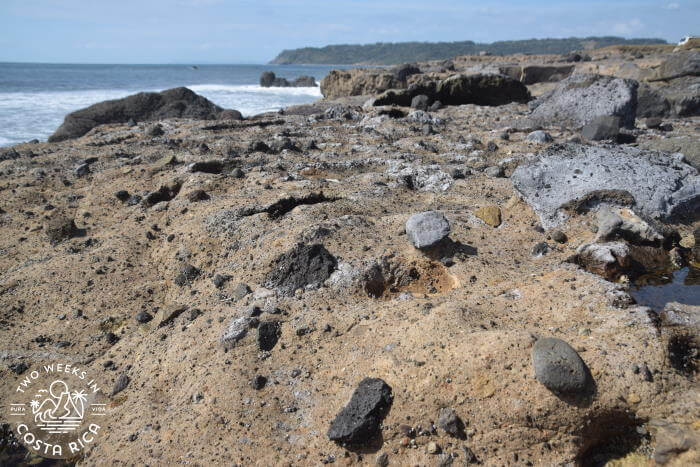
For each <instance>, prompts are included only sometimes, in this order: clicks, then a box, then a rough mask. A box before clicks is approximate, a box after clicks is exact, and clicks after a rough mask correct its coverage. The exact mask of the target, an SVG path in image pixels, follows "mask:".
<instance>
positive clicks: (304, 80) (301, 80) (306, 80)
mask: <svg viewBox="0 0 700 467" xmlns="http://www.w3.org/2000/svg"><path fill="white" fill-rule="evenodd" d="M316 86H318V83H317V82H316V78H314V77H313V76H306V75H304V76H300V77H298V78H297V79H295V80H294V81H292V87H295V88H315V87H316Z"/></svg>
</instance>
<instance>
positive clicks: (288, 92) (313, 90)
mask: <svg viewBox="0 0 700 467" xmlns="http://www.w3.org/2000/svg"><path fill="white" fill-rule="evenodd" d="M187 87H188V88H190V89H191V90H193V91H194V92H196V93H198V94H201V93H204V92H221V93H232V94H235V93H241V92H244V93H262V94H273V95H278V96H310V97H321V88H320V87H319V86H313V87H311V86H309V87H302V88H291V87H290V88H282V87H270V88H264V87H262V86H260V85H257V84H241V85H235V86H234V85H226V84H193V85H190V86H187Z"/></svg>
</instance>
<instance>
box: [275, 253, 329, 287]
mask: <svg viewBox="0 0 700 467" xmlns="http://www.w3.org/2000/svg"><path fill="white" fill-rule="evenodd" d="M336 267H337V261H336V259H335V257H334V256H333V255H331V254H330V253H329V252H328V250H326V248H325V247H324V246H323V245H321V244H312V245H304V244H298V245H297V246H295V247H294V248H292V249H291V250H290V251H288V252H286V253H283V254H282V255H280V256H279V257H278V258H277V259H276V260H275V261H274V262H273V265H272V270H271V271H270V272H269V273H268V274H267V276H266V278H265V287H266V288H268V289H278V290H279V291H280V292H281V293H283V294H286V295H292V294H294V291H296V289H304V288H306V287H310V288H318V287H320V286H321V285H323V283H324V282H325V281H326V279H328V278H329V277H330V275H331V274H332V273H333V271H334V270H335V269H336Z"/></svg>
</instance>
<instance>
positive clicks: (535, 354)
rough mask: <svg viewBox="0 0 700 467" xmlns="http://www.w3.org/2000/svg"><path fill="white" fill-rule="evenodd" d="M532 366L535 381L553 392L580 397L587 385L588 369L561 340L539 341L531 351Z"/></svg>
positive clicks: (548, 339)
mask: <svg viewBox="0 0 700 467" xmlns="http://www.w3.org/2000/svg"><path fill="white" fill-rule="evenodd" d="M532 364H533V366H534V367H535V377H536V378H537V381H539V382H540V383H542V384H543V385H544V386H546V387H547V389H549V390H551V391H553V392H556V393H561V394H571V395H582V394H583V393H584V392H585V391H586V389H587V387H588V385H589V382H590V380H589V375H590V372H589V370H588V367H587V366H586V364H585V363H584V362H583V360H581V357H580V356H579V355H578V353H576V351H575V350H574V349H572V348H571V346H570V345H569V344H567V343H566V342H564V341H563V340H561V339H556V338H553V337H550V338H544V339H539V340H538V341H537V342H536V343H535V345H534V347H533V349H532Z"/></svg>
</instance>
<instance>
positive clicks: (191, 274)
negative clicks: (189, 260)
mask: <svg viewBox="0 0 700 467" xmlns="http://www.w3.org/2000/svg"><path fill="white" fill-rule="evenodd" d="M200 274H201V271H200V270H199V269H197V268H196V267H194V266H192V265H191V264H186V265H184V266H183V267H182V268H181V269H180V272H179V273H178V274H177V276H175V284H176V285H179V286H180V287H184V286H185V285H189V284H191V283H192V282H193V281H194V280H195V279H197V277H199V275H200Z"/></svg>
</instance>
